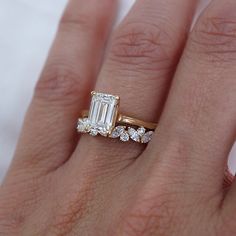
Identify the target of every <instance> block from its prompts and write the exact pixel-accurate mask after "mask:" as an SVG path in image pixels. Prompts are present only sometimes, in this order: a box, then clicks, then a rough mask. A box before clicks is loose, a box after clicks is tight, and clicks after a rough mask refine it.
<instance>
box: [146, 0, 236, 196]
mask: <svg viewBox="0 0 236 236" xmlns="http://www.w3.org/2000/svg"><path fill="white" fill-rule="evenodd" d="M235 9H236V5H235V1H233V0H227V1H224V2H222V1H220V0H215V1H213V2H212V4H211V5H210V6H209V7H208V8H207V9H206V11H205V13H204V14H203V15H202V16H201V18H200V19H199V21H198V23H197V24H196V26H195V28H194V29H193V32H192V33H191V35H190V38H189V40H188V43H187V46H186V49H185V51H184V54H183V58H182V60H181V62H180V64H179V67H178V70H177V73H176V76H175V78H174V81H173V85H172V89H171V91H170V95H169V98H168V101H167V104H166V107H165V110H164V113H163V116H162V119H161V122H160V126H159V132H158V134H157V135H156V137H155V140H154V142H153V144H154V143H155V141H156V142H157V143H159V145H156V147H154V145H153V147H152V148H153V153H155V157H154V158H156V156H159V155H164V159H162V160H158V161H157V162H160V163H162V164H163V165H165V166H168V167H170V166H173V168H174V169H175V173H174V175H175V176H176V175H178V176H179V177H180V178H185V181H182V183H184V185H185V186H187V187H188V188H189V190H190V189H193V190H194V191H198V190H199V188H198V187H200V188H201V192H203V193H206V192H207V193H209V191H213V192H216V191H217V192H219V190H222V182H223V176H224V171H225V168H226V162H227V156H228V154H229V152H230V149H231V147H232V145H233V142H234V139H235V131H236V106H235V104H236V95H235V91H236V80H235V72H236V60H235V58H236V57H235V49H236V35H235V29H236V19H235ZM150 148H151V147H150ZM160 163H159V165H161V166H162V164H160ZM167 163H168V164H167ZM171 171H173V169H171V168H170V169H169V171H168V173H170V172H171ZM169 177H170V176H169Z"/></svg>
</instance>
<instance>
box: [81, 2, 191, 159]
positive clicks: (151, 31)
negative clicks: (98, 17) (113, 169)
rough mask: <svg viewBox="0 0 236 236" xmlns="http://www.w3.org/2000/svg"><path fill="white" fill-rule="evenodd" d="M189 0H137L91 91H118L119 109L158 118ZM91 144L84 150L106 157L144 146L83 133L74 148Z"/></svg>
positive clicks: (181, 39)
mask: <svg viewBox="0 0 236 236" xmlns="http://www.w3.org/2000/svg"><path fill="white" fill-rule="evenodd" d="M194 2H195V1H189V0H180V1H175V0H169V1H163V0H147V1H143V0H138V1H136V3H135V5H134V7H133V8H132V10H131V11H130V13H129V14H128V16H127V17H126V18H125V19H124V21H123V22H122V23H121V25H120V26H119V27H118V29H117V30H116V32H114V34H113V36H112V40H111V44H110V47H109V49H108V52H107V57H106V60H105V63H104V65H103V67H102V70H101V73H100V75H99V78H98V80H97V84H96V91H101V92H105V93H110V94H114V95H119V96H120V98H121V104H120V106H121V107H120V112H121V113H123V114H126V115H129V116H132V117H134V118H138V119H142V120H145V121H150V122H156V121H157V120H158V117H159V114H160V112H161V110H162V107H163V103H164V101H165V98H166V94H167V91H168V88H169V84H170V80H171V77H172V75H173V73H174V70H175V66H176V63H177V62H178V60H179V57H180V54H181V51H182V48H183V45H184V43H185V39H186V35H187V32H188V30H189V26H190V23H191V17H192V14H193V9H194V5H195V4H194ZM116 141H117V142H116ZM88 143H90V144H89V145H88ZM91 143H92V145H91ZM101 145H102V146H103V148H102V149H101V148H100V147H101ZM91 146H92V147H93V149H89V150H90V152H94V151H96V154H97V153H99V156H103V157H104V160H105V161H107V162H108V163H109V161H108V159H109V160H110V161H111V160H113V161H114V160H117V158H119V159H121V158H123V159H126V160H129V159H130V158H133V157H137V156H138V155H139V154H140V153H141V152H142V150H143V147H144V146H142V145H140V144H136V145H135V143H134V142H131V141H130V142H129V144H127V145H125V144H124V143H121V142H120V141H118V140H115V141H114V142H112V140H110V139H99V138H91V137H89V136H84V137H83V139H82V140H81V141H80V145H79V147H81V150H80V151H81V152H83V153H85V152H86V153H87V149H88V148H90V147H91ZM106 147H107V148H109V150H110V151H108V150H107V149H106ZM98 149H99V150H98ZM111 150H112V151H111ZM108 155H109V156H110V155H112V156H114V158H110V157H109V158H107V156H108ZM81 156H82V154H81Z"/></svg>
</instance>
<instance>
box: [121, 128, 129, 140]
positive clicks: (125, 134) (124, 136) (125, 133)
mask: <svg viewBox="0 0 236 236" xmlns="http://www.w3.org/2000/svg"><path fill="white" fill-rule="evenodd" d="M120 140H121V141H123V142H128V141H129V134H128V132H127V131H124V132H123V133H121V135H120Z"/></svg>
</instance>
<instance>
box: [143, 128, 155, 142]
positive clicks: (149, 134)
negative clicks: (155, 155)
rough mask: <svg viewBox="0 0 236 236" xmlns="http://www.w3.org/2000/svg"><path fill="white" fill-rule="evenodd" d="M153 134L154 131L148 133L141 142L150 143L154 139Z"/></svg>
mask: <svg viewBox="0 0 236 236" xmlns="http://www.w3.org/2000/svg"><path fill="white" fill-rule="evenodd" d="M153 133H154V132H153V131H148V132H147V133H145V134H144V135H143V136H142V138H141V142H142V143H148V142H149V141H150V140H151V139H152V135H153Z"/></svg>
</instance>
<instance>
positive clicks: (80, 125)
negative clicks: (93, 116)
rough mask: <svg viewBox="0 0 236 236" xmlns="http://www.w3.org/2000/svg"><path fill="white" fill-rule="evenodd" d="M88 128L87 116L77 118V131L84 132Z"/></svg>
mask: <svg viewBox="0 0 236 236" xmlns="http://www.w3.org/2000/svg"><path fill="white" fill-rule="evenodd" d="M89 129H90V123H89V120H88V119H87V118H84V119H79V120H78V125H77V130H78V132H80V133H86V132H88V131H89Z"/></svg>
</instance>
